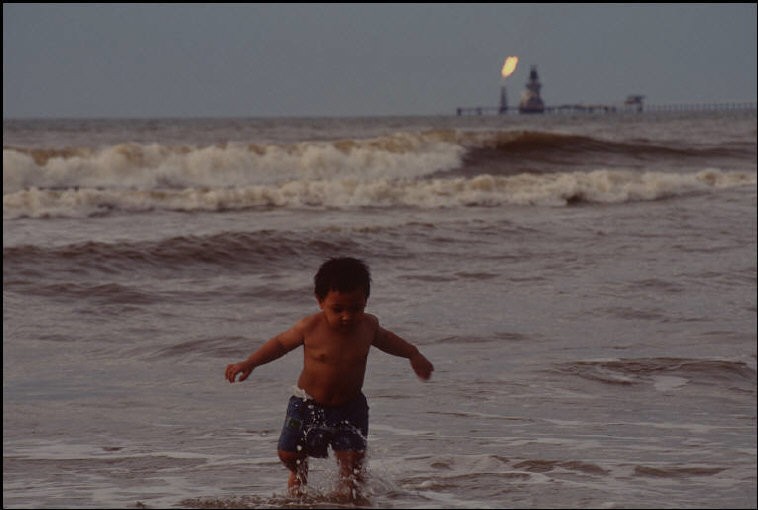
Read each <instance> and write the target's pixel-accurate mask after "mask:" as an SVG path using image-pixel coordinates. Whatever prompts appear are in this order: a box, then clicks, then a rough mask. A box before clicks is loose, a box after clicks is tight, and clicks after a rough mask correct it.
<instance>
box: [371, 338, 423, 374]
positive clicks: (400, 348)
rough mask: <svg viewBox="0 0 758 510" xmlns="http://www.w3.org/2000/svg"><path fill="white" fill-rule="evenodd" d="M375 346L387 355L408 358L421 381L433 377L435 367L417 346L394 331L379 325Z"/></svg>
mask: <svg viewBox="0 0 758 510" xmlns="http://www.w3.org/2000/svg"><path fill="white" fill-rule="evenodd" d="M373 345H374V346H375V347H377V348H379V349H380V350H382V351H384V352H386V353H387V354H392V355H393V356H400V357H401V358H408V360H409V361H410V362H411V367H412V368H413V371H414V372H416V375H418V376H419V377H420V378H421V379H424V380H425V381H426V380H428V379H429V378H430V377H431V376H432V372H433V371H434V365H432V363H431V362H430V361H429V360H428V359H426V357H425V356H424V355H423V354H421V352H420V351H419V350H418V348H417V347H416V346H415V345H413V344H411V343H410V342H408V341H406V340H403V339H402V338H400V337H399V336H397V335H396V334H395V333H393V332H392V331H389V330H387V329H384V328H383V327H381V326H379V325H377V328H376V335H375V337H374V342H373Z"/></svg>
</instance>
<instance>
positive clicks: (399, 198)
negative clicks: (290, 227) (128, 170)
mask: <svg viewBox="0 0 758 510" xmlns="http://www.w3.org/2000/svg"><path fill="white" fill-rule="evenodd" d="M127 182H128V181H127ZM755 184H756V174H751V173H748V172H722V171H718V170H709V171H703V172H698V173H693V174H677V173H665V172H646V173H643V174H638V173H635V172H629V171H618V170H614V171H611V170H598V171H594V172H587V173H584V172H567V173H557V174H547V175H533V174H522V175H516V176H509V177H505V176H492V175H479V176H476V177H471V178H465V177H457V178H435V179H407V178H403V179H394V178H378V179H366V178H363V177H361V178H358V177H351V178H341V179H320V180H319V179H315V180H314V179H293V180H288V181H286V182H282V183H279V184H256V185H240V186H234V187H186V188H182V189H172V188H152V189H136V188H128V189H125V188H120V189H116V188H105V189H102V188H92V187H86V188H81V189H75V188H69V189H41V188H37V187H32V188H29V189H23V190H17V191H15V192H7V193H6V194H4V195H3V217H5V218H14V217H23V216H27V217H45V216H73V217H80V216H88V215H93V214H100V213H103V212H108V211H111V210H120V211H132V212H139V211H149V210H156V209H157V210H161V209H163V210H174V211H228V210H244V209H248V208H254V207H293V208H303V207H317V208H324V207H326V208H350V207H398V206H401V207H403V206H405V207H418V208H427V209H433V208H451V207H468V206H500V205H509V204H512V205H537V206H563V205H566V204H567V203H570V202H572V201H574V200H581V201H585V202H590V203H623V202H628V201H640V200H656V199H659V198H663V197H669V196H676V195H681V194H686V193H691V192H693V191H701V192H704V191H708V190H714V189H721V188H728V187H734V186H746V185H747V186H755Z"/></svg>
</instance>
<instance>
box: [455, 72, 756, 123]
mask: <svg viewBox="0 0 758 510" xmlns="http://www.w3.org/2000/svg"><path fill="white" fill-rule="evenodd" d="M541 89H542V84H541V83H540V79H539V75H538V74H537V66H531V69H530V71H529V79H528V81H527V82H526V89H525V90H524V91H523V93H522V94H521V100H520V101H519V104H518V107H517V108H511V107H509V106H508V95H507V91H506V88H505V85H504V84H503V85H501V87H500V104H499V106H496V107H492V106H473V107H458V108H457V109H456V113H457V115H458V116H462V115H506V114H509V113H510V112H511V111H514V110H515V111H517V112H518V113H519V114H541V113H554V114H561V113H563V114H575V113H617V112H622V113H626V112H634V113H642V112H643V111H645V112H685V111H728V110H755V109H756V104H755V103H751V102H731V103H709V104H668V105H647V104H644V102H643V100H644V98H645V96H643V95H630V96H628V97H627V98H626V100H625V101H624V102H623V104H620V105H613V104H611V105H608V104H584V103H581V104H563V105H557V106H546V105H545V103H544V101H543V100H542V97H541V96H540V91H541Z"/></svg>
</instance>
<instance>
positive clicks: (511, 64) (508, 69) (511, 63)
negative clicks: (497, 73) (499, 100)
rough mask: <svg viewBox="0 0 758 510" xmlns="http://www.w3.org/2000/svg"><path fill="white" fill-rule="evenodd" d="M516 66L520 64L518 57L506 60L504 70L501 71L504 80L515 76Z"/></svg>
mask: <svg viewBox="0 0 758 510" xmlns="http://www.w3.org/2000/svg"><path fill="white" fill-rule="evenodd" d="M516 64H518V57H508V58H506V59H505V63H504V64H503V70H502V71H501V74H502V75H503V79H505V78H507V77H509V76H510V75H511V74H513V71H515V70H516Z"/></svg>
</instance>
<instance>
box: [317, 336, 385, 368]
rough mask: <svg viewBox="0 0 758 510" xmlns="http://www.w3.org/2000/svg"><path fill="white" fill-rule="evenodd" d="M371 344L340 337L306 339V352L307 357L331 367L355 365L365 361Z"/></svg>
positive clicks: (355, 338) (363, 340) (360, 339)
mask: <svg viewBox="0 0 758 510" xmlns="http://www.w3.org/2000/svg"><path fill="white" fill-rule="evenodd" d="M370 347H371V342H370V341H368V339H366V338H361V337H355V336H353V337H343V338H340V337H338V336H332V337H326V338H319V339H312V340H310V341H308V339H306V341H305V344H304V351H305V355H306V357H308V358H310V359H312V360H314V361H317V362H320V363H326V364H329V365H342V364H348V365H351V364H355V363H360V362H363V361H365V359H366V357H367V356H368V352H369V349H370Z"/></svg>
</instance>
